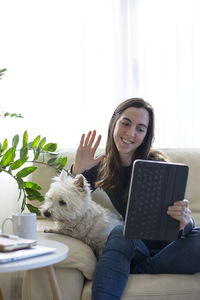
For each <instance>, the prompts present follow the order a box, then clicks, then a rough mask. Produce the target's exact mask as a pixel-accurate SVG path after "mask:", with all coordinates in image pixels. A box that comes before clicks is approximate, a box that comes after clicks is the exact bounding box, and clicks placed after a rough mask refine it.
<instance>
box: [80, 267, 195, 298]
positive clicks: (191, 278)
mask: <svg viewBox="0 0 200 300" xmlns="http://www.w3.org/2000/svg"><path fill="white" fill-rule="evenodd" d="M199 282H200V273H197V274H194V275H174V274H157V275H155V274H154V275H151V274H149V275H143V274H140V275H129V278H128V283H127V286H126V288H125V290H124V293H123V296H122V300H155V299H159V300H183V299H184V300H185V299H190V300H197V299H199V295H200V285H199ZM91 287H92V282H91V281H88V282H87V283H86V284H85V286H84V288H83V293H82V297H81V300H91Z"/></svg>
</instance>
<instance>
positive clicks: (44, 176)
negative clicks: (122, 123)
mask: <svg viewBox="0 0 200 300" xmlns="http://www.w3.org/2000/svg"><path fill="white" fill-rule="evenodd" d="M163 150H164V152H165V153H166V154H167V155H168V156H169V158H170V159H171V161H174V162H181V163H185V164H187V165H188V166H189V167H190V169H189V180H188V186H187V191H186V198H187V199H189V200H190V207H191V209H192V212H193V216H194V219H195V222H196V225H198V226H199V225H200V149H163ZM100 152H101V151H100ZM62 153H64V154H65V155H67V156H68V167H69V166H70V165H71V163H72V162H73V160H74V155H75V152H74V150H69V151H62ZM53 176H54V172H53V170H51V169H49V168H44V167H39V169H38V170H37V172H35V174H34V175H33V178H32V179H33V180H34V181H36V182H38V183H39V184H41V185H42V186H43V192H46V191H47V189H48V187H49V184H50V182H51V178H52V177H53ZM93 199H94V200H95V201H97V202H101V203H102V204H103V205H105V206H109V207H111V203H110V201H109V199H108V197H107V196H106V194H105V193H104V192H103V191H99V190H97V191H95V192H94V193H93ZM48 227H51V223H50V222H49V221H47V220H44V219H39V220H38V236H39V237H42V238H45V239H52V240H57V241H60V242H62V243H65V244H67V245H68V246H69V249H70V251H69V257H68V258H67V259H65V260H64V261H63V262H61V263H59V264H57V265H55V271H56V276H57V280H58V284H59V286H60V289H61V293H62V296H63V299H65V300H90V299H91V286H92V279H93V274H94V271H95V267H96V263H97V261H96V258H95V256H94V254H93V252H92V250H91V249H90V248H89V247H88V246H87V245H85V244H84V243H82V242H81V241H79V240H75V239H73V238H71V237H68V236H64V235H59V234H49V233H44V232H43V230H44V228H48ZM191 247H192V245H191ZM197 259H200V258H197ZM25 279H26V284H27V287H28V289H27V300H28V299H31V300H35V299H37V300H44V299H45V300H48V299H53V298H52V293H51V290H50V288H49V284H48V281H47V278H46V274H45V273H44V270H42V269H38V270H32V271H29V272H27V274H26V278H25ZM122 299H123V300H136V299H137V300H155V299H157V300H164V299H165V300H169V299H170V300H179V299H180V300H183V299H190V300H195V299H196V300H197V299H200V273H197V274H194V275H169V274H162V275H130V276H129V279H128V284H127V287H126V289H125V291H124V294H123V297H122Z"/></svg>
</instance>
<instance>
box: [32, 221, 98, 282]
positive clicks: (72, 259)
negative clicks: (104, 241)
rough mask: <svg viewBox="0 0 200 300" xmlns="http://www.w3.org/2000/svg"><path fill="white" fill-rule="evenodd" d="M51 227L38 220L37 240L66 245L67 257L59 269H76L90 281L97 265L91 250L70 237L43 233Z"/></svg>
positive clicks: (51, 225)
mask: <svg viewBox="0 0 200 300" xmlns="http://www.w3.org/2000/svg"><path fill="white" fill-rule="evenodd" d="M53 226H54V225H53V222H51V221H49V220H45V219H44V220H43V219H41V220H38V221H37V231H38V236H37V238H38V239H50V240H54V241H58V242H60V243H63V244H66V245H67V246H68V247H69V256H68V257H67V258H66V259H65V260H63V261H62V262H60V263H58V264H57V265H58V266H59V267H61V268H71V269H78V270H79V271H80V272H82V274H83V275H84V276H85V277H86V278H87V279H92V278H93V274H94V271H95V268H96V263H97V259H96V257H95V255H94V253H93V251H92V249H91V248H90V247H89V246H88V245H86V244H84V243H83V242H81V241H79V240H77V239H74V238H72V237H69V236H66V235H63V234H57V233H45V232H44V229H49V228H53Z"/></svg>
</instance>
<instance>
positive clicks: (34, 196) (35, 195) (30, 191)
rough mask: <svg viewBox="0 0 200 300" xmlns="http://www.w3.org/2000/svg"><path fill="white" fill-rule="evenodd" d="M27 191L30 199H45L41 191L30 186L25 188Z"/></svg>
mask: <svg viewBox="0 0 200 300" xmlns="http://www.w3.org/2000/svg"><path fill="white" fill-rule="evenodd" d="M25 191H26V194H27V198H28V199H29V200H37V201H40V202H42V201H44V197H43V196H42V194H41V193H40V192H38V191H36V190H34V189H30V188H25Z"/></svg>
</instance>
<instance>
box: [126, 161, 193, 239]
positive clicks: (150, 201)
mask: <svg viewBox="0 0 200 300" xmlns="http://www.w3.org/2000/svg"><path fill="white" fill-rule="evenodd" d="M181 166H182V165H181ZM184 167H185V166H184ZM179 169H180V166H178V169H177V166H176V165H175V164H170V163H163V162H152V161H142V160H138V161H137V163H136V164H135V165H134V167H133V174H132V179H131V189H130V192H129V198H130V199H129V201H128V206H127V210H128V211H127V216H126V222H125V224H126V225H125V227H126V228H125V237H127V238H142V239H148V240H168V239H171V238H170V235H171V234H169V236H168V233H167V231H168V229H169V230H170V228H171V227H172V228H174V229H175V231H174V234H172V237H176V235H177V233H178V227H179V223H178V221H176V220H174V219H172V218H171V217H170V216H168V215H167V213H166V212H167V208H168V206H169V205H173V202H174V201H177V200H181V199H182V197H184V192H185V188H184V184H183V185H182V187H181V186H180V184H179V181H177V180H176V178H177V175H181V177H182V179H183V183H184V181H185V184H186V178H185V176H182V175H187V172H186V173H185V172H184V174H182V173H180V172H177V170H179ZM186 169H187V168H186ZM182 171H183V170H182ZM184 171H186V170H185V168H184ZM179 177H180V176H179ZM186 177H187V176H186ZM179 186H180V187H179ZM179 188H180V190H183V191H179ZM180 192H181V193H180ZM178 197H181V198H178Z"/></svg>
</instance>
